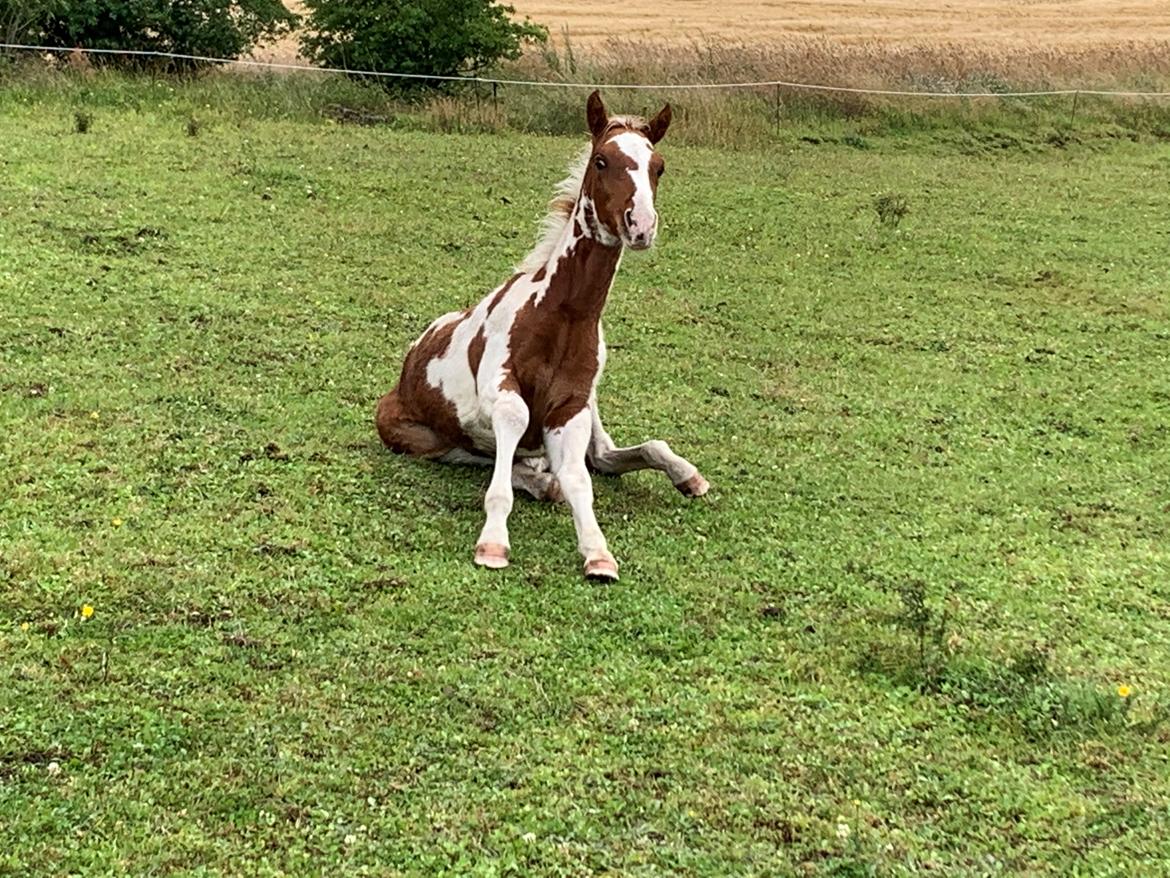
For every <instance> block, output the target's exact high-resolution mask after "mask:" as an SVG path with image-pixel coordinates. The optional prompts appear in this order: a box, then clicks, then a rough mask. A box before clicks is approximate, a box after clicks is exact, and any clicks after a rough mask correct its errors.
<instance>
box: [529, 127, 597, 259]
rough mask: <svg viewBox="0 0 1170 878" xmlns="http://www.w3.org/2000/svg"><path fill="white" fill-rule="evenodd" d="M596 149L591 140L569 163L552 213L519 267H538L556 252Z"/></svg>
mask: <svg viewBox="0 0 1170 878" xmlns="http://www.w3.org/2000/svg"><path fill="white" fill-rule="evenodd" d="M592 153H593V144H591V143H590V144H588V145H587V146H586V147H585V148H584V149H582V150H581V153H580V154H579V155H578V156H577V158H575V159H574V160H573V163H572V164H570V165H569V169H568V172H567V176H566V177H565V179H563V180H561V182H559V183H557V188H556V189H555V190H554V191H553V197H552V200H551V201H549V203H548V213H547V214H545V217H544V219H542V220H541V221H540V236H539V237H538V238H537V240H536V244H535V246H534V247H533V248H532V252H531V253H529V254H528V255H527V256H525V257H524V259H523V260H522V261H521V262H520V264H519V265H518V266H516V270H517V271H523V272H525V273H528V272H532V271H536V270H537V269H538V268H540V267H541V266H542V265H544V264H545V263H546V262H548V260H549V257H550V256H552V254H553V249H554V248H555V247H556V245H557V241H558V240H560V237H561V232H563V231H564V230H565V226H567V225H568V224H569V220H571V219H572V218H573V208H574V207H576V205H577V196H578V195H580V194H581V182H582V181H583V180H584V179H585V169H586V168H587V167H588V166H589V156H590V155H591V154H592Z"/></svg>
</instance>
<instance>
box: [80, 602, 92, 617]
mask: <svg viewBox="0 0 1170 878" xmlns="http://www.w3.org/2000/svg"><path fill="white" fill-rule="evenodd" d="M92 615H93V607H91V606H90V605H89V604H83V605H82V607H81V618H82V619H88V618H89V617H90V616H92Z"/></svg>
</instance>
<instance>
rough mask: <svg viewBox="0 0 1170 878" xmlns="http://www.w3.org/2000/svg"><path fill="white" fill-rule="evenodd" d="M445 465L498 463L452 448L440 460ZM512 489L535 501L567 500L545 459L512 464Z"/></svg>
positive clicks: (557, 501)
mask: <svg viewBox="0 0 1170 878" xmlns="http://www.w3.org/2000/svg"><path fill="white" fill-rule="evenodd" d="M439 460H440V461H442V462H443V463H456V464H466V465H468V466H495V464H496V462H495V461H494V460H492V459H491V458H490V457H487V456H485V455H482V454H476V453H475V452H473V451H464V450H463V449H462V448H452V449H451V450H450V451H448V452H447V453H446V454H444V455H443V456H442V457H440V458H439ZM512 487H513V489H515V490H517V491H523V492H524V493H526V494H528V495H529V496H531V497H532V498H533V499H535V500H548V501H549V502H550V503H560V502H562V501H563V500H564V499H565V498H564V495H563V494H561V488H560V485H558V484H557V479H556V476H554V475H553V474H552V473H550V472H548V461H546V460H544V458H533V457H527V458H522V459H520V460H518V461H516V462H515V463H513V464H512Z"/></svg>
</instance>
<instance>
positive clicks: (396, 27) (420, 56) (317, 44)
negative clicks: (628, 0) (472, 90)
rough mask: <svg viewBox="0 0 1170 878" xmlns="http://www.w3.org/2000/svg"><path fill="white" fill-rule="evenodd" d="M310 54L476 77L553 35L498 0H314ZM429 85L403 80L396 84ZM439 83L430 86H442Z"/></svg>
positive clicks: (327, 61)
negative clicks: (515, 16)
mask: <svg viewBox="0 0 1170 878" xmlns="http://www.w3.org/2000/svg"><path fill="white" fill-rule="evenodd" d="M305 5H306V6H307V7H308V8H309V21H308V31H307V33H306V35H305V36H304V37H303V38H302V40H301V51H302V52H303V53H304V54H305V56H306V57H308V58H311V59H313V60H314V61H316V62H318V63H320V64H324V65H327V66H330V67H346V68H350V69H353V70H378V71H393V72H399V73H412V74H418V75H430V76H457V75H460V74H467V73H476V72H479V71H482V70H484V69H485V68H488V67H490V66H492V65H493V64H495V63H497V62H498V61H500V60H501V59H505V58H507V59H515V58H518V57H519V56H520V50H521V47H522V46H523V44H524V43H525V42H526V41H529V40H534V41H537V42H543V41H544V40H545V39H546V38H547V36H548V31H547V30H546V29H545V28H543V27H541V26H540V25H536V24H533V23H532V22H530V21H529V20H528V19H525V20H524V21H523V22H518V21H514V20H513V19H512V18H511V13H512V12H514V10H513V8H512V7H511V6H502V5H500V4H498V3H496V2H494V0H307V2H306V3H305ZM404 84H407V85H410V84H422V85H427V84H428V83H425V82H424V83H417V82H416V83H403V82H397V83H396V85H399V86H400V85H404ZM435 84H436V83H434V82H431V83H429V85H432V86H433V85H435Z"/></svg>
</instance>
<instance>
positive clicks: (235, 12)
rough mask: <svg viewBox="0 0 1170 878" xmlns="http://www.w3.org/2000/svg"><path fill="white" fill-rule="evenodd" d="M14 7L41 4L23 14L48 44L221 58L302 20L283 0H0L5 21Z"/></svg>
mask: <svg viewBox="0 0 1170 878" xmlns="http://www.w3.org/2000/svg"><path fill="white" fill-rule="evenodd" d="M9 6H11V7H13V10H14V11H15V9H16V8H18V7H21V8H25V9H27V8H28V7H30V6H35V7H37V14H36V15H34V16H30V15H28V14H25V15H23V16H21V17H20V22H21V36H22V38H24V39H29V40H36V41H37V42H41V43H44V44H46V45H51V46H80V47H82V48H87V49H135V50H142V51H155V52H177V53H182V54H187V55H206V56H210V57H216V58H237V57H239V56H240V55H242V54H244V53H245V52H247V51H249V50H250V49H251V48H252V47H253V46H255V45H256V43H257V42H258V41H259V40H261V39H263V38H265V37H270V36H275V35H277V34H279V33H281V32H283V31H286V30H288V29H289V28H290V27H291V26H292V25H293V24H294V23H295V22H296V21H297V16H296V15H294V14H293V13H291V12H290V11H289V10H288V9H287V8H286V7H285V6H284V4H283V3H281V2H280V0H175V2H171V0H32V2H30V0H0V22H2V21H3V20H4V18H5V14H4V13H5V11H6V10H7V7H9ZM11 18H12V20H13V21H16V20H17V16H16V15H15V14H13V15H12V16H11ZM92 60H95V61H96V60H101V61H103V62H106V63H111V62H113V63H121V64H139V63H141V61H140V60H134V59H125V58H121V59H115V58H110V57H106V58H100V59H99V58H96V57H95V58H94V59H92Z"/></svg>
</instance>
